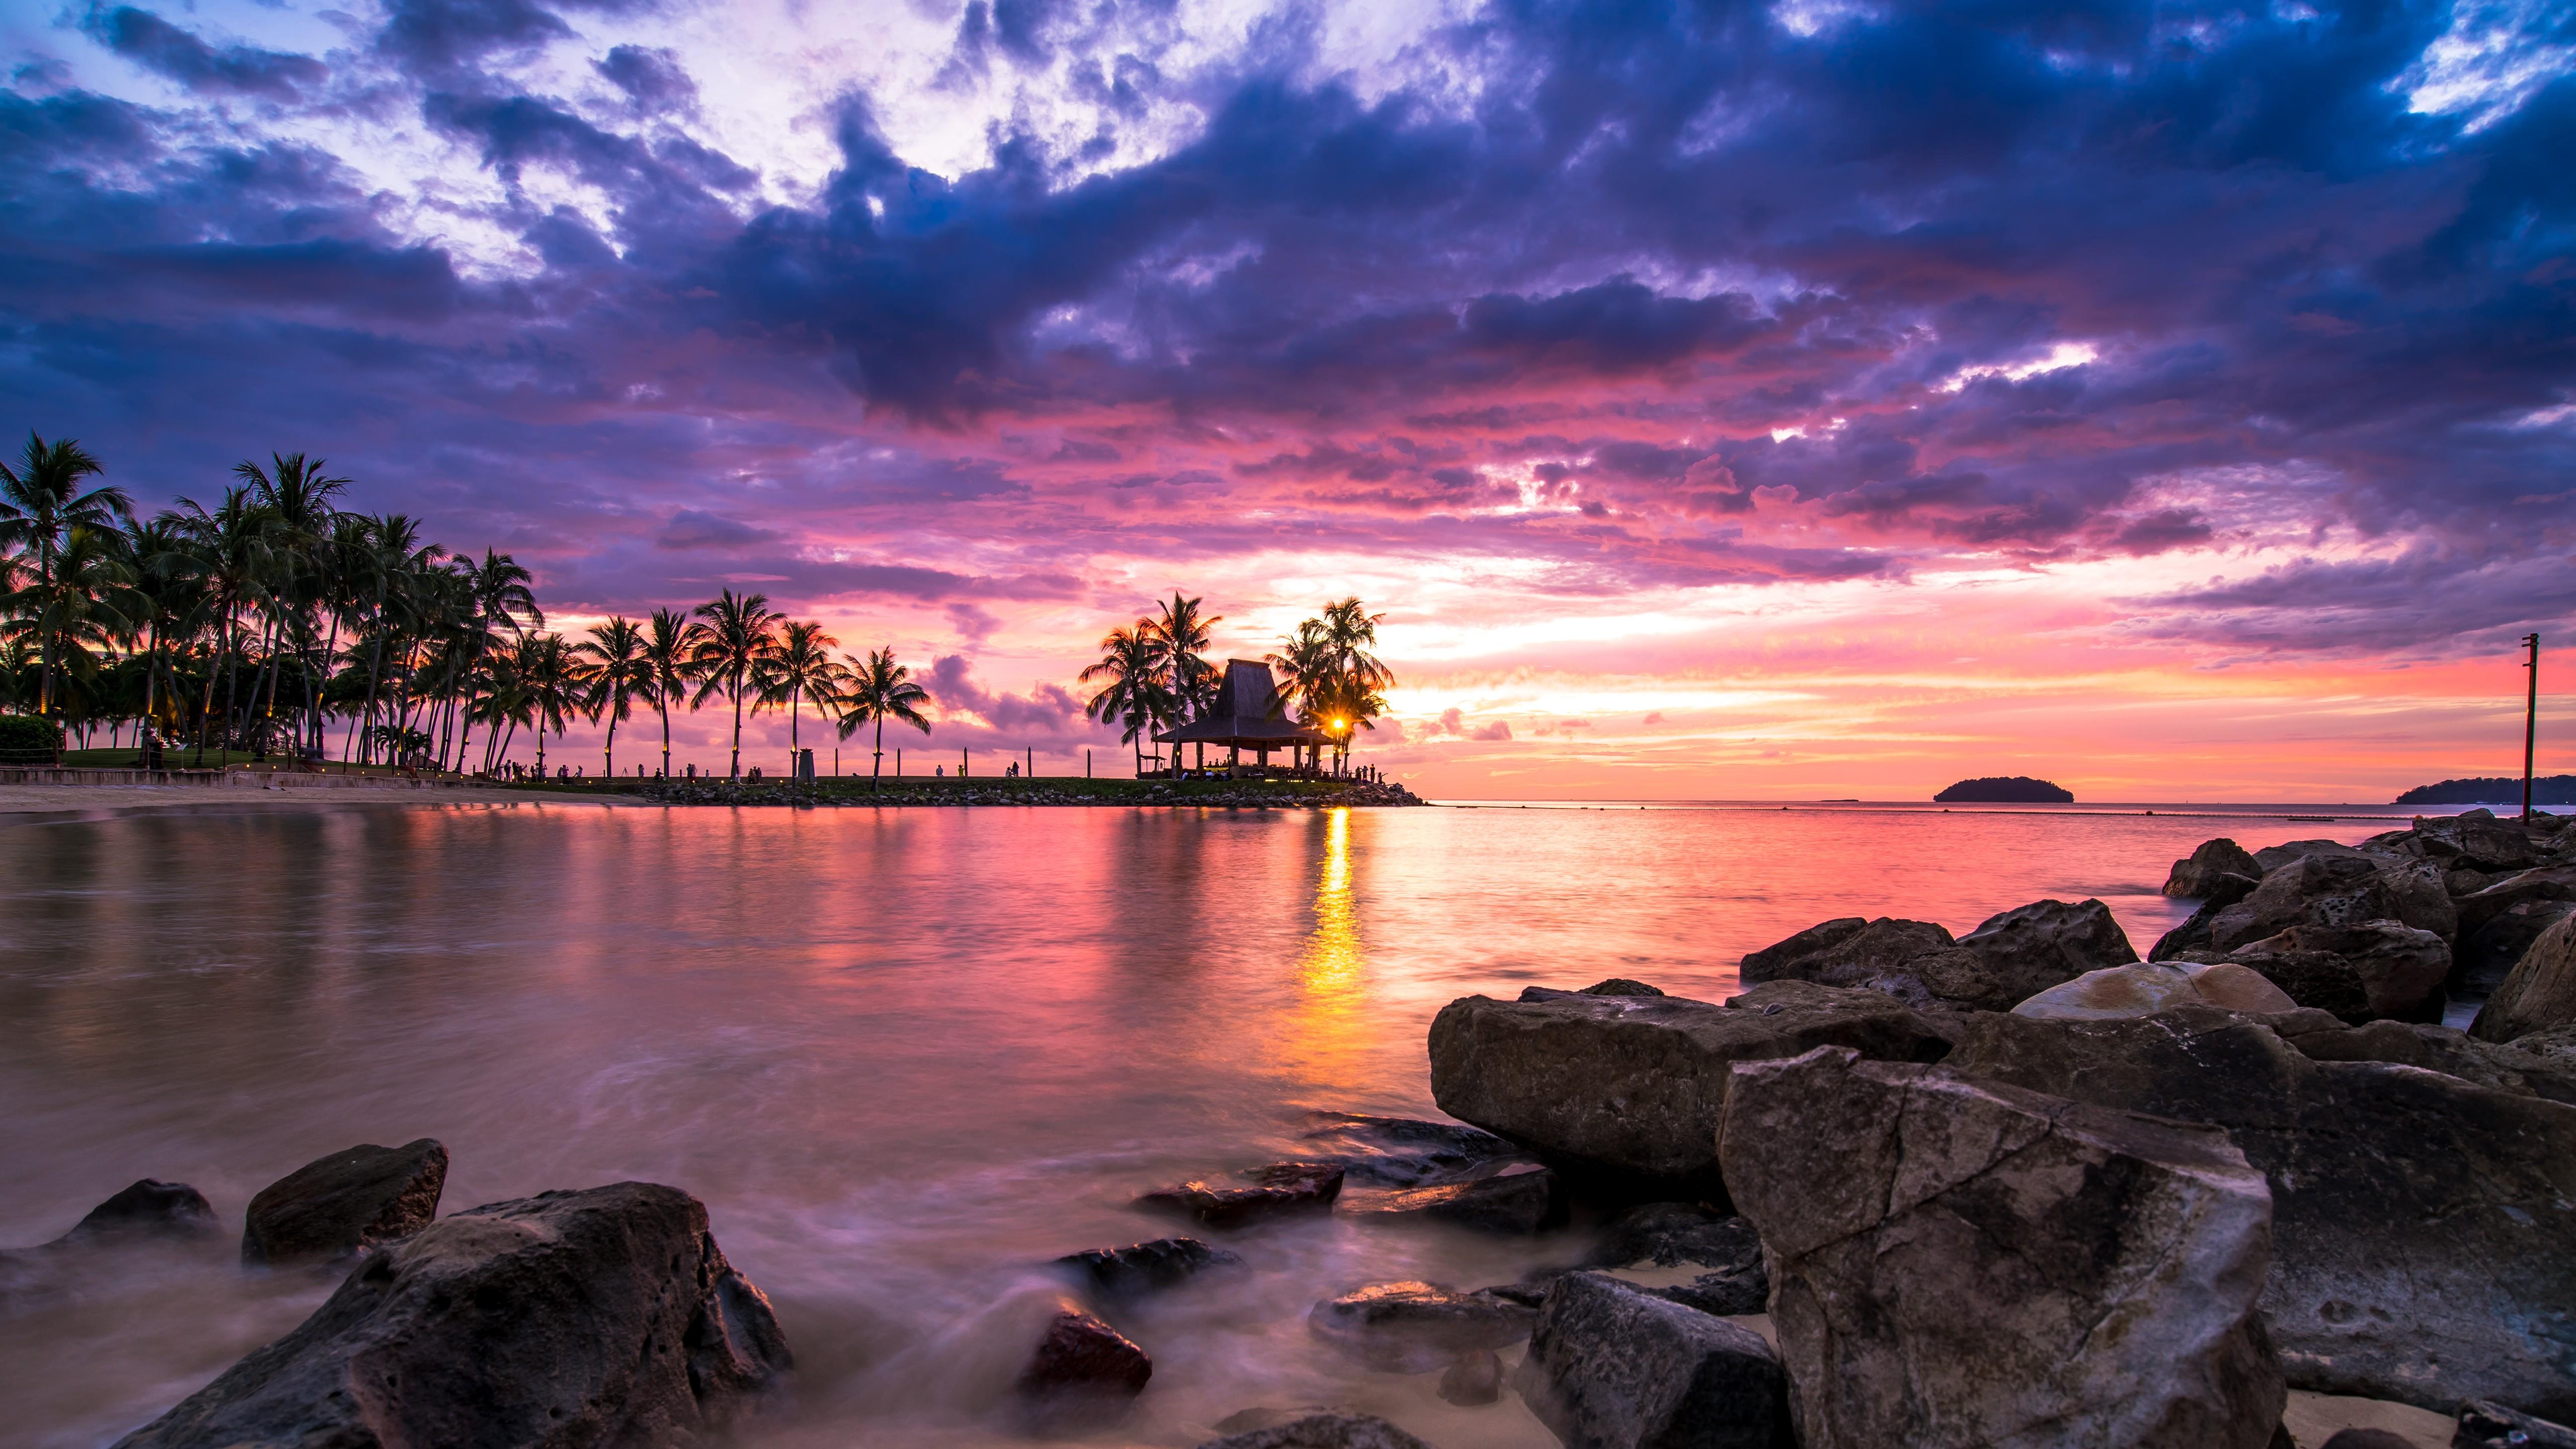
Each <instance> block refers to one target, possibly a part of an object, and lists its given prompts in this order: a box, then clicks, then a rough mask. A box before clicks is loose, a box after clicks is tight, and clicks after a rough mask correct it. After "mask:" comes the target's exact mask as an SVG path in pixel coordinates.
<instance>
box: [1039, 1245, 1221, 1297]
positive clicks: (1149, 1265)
mask: <svg viewBox="0 0 2576 1449" xmlns="http://www.w3.org/2000/svg"><path fill="white" fill-rule="evenodd" d="M1055 1261H1056V1266H1058V1267H1061V1268H1067V1269H1070V1270H1072V1272H1073V1273H1074V1274H1075V1275H1076V1276H1077V1277H1079V1278H1081V1279H1082V1281H1083V1282H1084V1283H1086V1284H1087V1285H1088V1286H1089V1287H1090V1288H1091V1289H1092V1290H1093V1291H1095V1292H1097V1293H1099V1294H1100V1295H1101V1296H1103V1297H1106V1298H1135V1297H1140V1296H1142V1295H1144V1294H1147V1293H1151V1292H1154V1291H1156V1290H1157V1289H1163V1288H1177V1287H1179V1286H1180V1285H1181V1284H1183V1283H1186V1282H1188V1281H1189V1280H1190V1279H1192V1278H1195V1277H1197V1276H1198V1275H1199V1274H1201V1273H1205V1272H1209V1271H1211V1270H1213V1269H1217V1268H1239V1267H1241V1266H1243V1259H1242V1258H1240V1257H1238V1256H1236V1255H1235V1254H1233V1253H1229V1252H1227V1251H1226V1250H1225V1249H1223V1248H1211V1247H1209V1246H1208V1245H1207V1244H1205V1243H1202V1242H1200V1241H1199V1240H1198V1239H1196V1238H1156V1239H1155V1240H1154V1241H1152V1242H1150V1243H1131V1244H1129V1245H1127V1246H1126V1247H1123V1248H1093V1249H1091V1250H1090V1251H1088V1252H1082V1253H1067V1254H1066V1255H1065V1256H1063V1257H1061V1258H1058V1259H1056V1260H1055Z"/></svg>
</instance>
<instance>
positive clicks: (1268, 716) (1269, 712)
mask: <svg viewBox="0 0 2576 1449" xmlns="http://www.w3.org/2000/svg"><path fill="white" fill-rule="evenodd" d="M1287 715H1288V712H1287V710H1286V708H1284V707H1283V706H1282V705H1281V704H1280V701H1279V686H1278V685H1277V684H1275V683H1273V682H1272V680H1271V678H1270V666H1269V665H1267V664H1264V663H1261V662H1260V661H1259V660H1255V659H1229V660H1227V661H1225V678H1224V679H1222V680H1220V681H1219V682H1218V684H1217V687H1216V703H1215V704H1213V705H1211V706H1209V707H1208V710H1207V712H1206V713H1204V714H1202V715H1200V716H1199V717H1198V718H1197V719H1194V720H1191V721H1190V722H1189V723H1188V724H1185V725H1183V726H1181V727H1180V728H1179V729H1176V730H1169V731H1166V732H1164V733H1162V734H1158V735H1156V736H1154V738H1155V739H1156V740H1157V741H1158V742H1161V743H1164V744H1169V745H1170V746H1172V764H1173V766H1174V768H1175V769H1177V768H1178V767H1179V765H1180V761H1181V751H1180V747H1181V746H1182V745H1196V746H1198V759H1199V764H1200V766H1201V767H1202V768H1204V767H1205V765H1206V764H1207V747H1208V746H1210V745H1223V746H1225V747H1226V748H1227V750H1229V751H1230V752H1231V753H1230V754H1229V755H1228V756H1227V757H1226V767H1227V768H1228V769H1229V770H1231V769H1234V768H1237V767H1238V766H1239V765H1240V764H1241V762H1242V758H1243V752H1244V751H1245V750H1247V749H1249V750H1253V751H1257V752H1258V753H1259V755H1260V760H1259V762H1258V763H1259V767H1260V768H1261V769H1264V770H1267V769H1268V768H1270V752H1271V751H1272V750H1289V751H1292V752H1293V751H1296V750H1307V751H1311V752H1312V754H1311V756H1310V758H1309V760H1308V761H1307V763H1308V764H1311V765H1314V766H1316V767H1317V768H1320V767H1321V765H1322V761H1323V752H1324V751H1325V750H1326V749H1328V748H1330V747H1331V745H1332V743H1333V739H1332V736H1330V735H1327V734H1325V733H1324V732H1323V731H1321V730H1318V729H1310V728H1308V727H1307V726H1305V725H1301V724H1296V723H1293V722H1292V721H1290V720H1289V719H1288V717H1287ZM1292 758H1293V755H1292Z"/></svg>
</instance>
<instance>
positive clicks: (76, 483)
mask: <svg viewBox="0 0 2576 1449" xmlns="http://www.w3.org/2000/svg"><path fill="white" fill-rule="evenodd" d="M106 471H107V469H106V468H105V467H104V466H102V465H101V464H100V463H99V461H98V459H96V458H93V457H91V456H90V455H89V454H88V453H87V452H86V451H84V450H83V449H82V447H81V445H80V444H79V443H77V442H74V441H73V440H71V439H69V438H57V439H55V440H54V441H53V442H51V443H48V442H46V441H45V440H44V439H43V438H41V437H38V436H37V435H36V434H35V433H33V432H30V433H29V434H27V446H26V448H25V449H24V450H23V451H22V452H21V453H20V455H19V460H18V465H17V466H16V467H14V468H13V467H11V466H10V465H9V464H7V463H5V462H0V550H9V549H19V550H24V551H25V553H26V556H27V557H26V566H27V569H28V571H29V572H31V573H33V574H34V575H35V576H36V577H35V586H36V587H37V588H40V589H46V590H51V589H52V587H53V584H54V575H55V570H56V567H57V565H56V563H55V560H56V558H57V556H58V555H59V554H60V553H61V552H62V550H63V547H64V545H65V543H66V542H67V541H68V540H69V537H70V534H71V531H72V530H73V529H75V528H86V529H90V530H92V531H93V532H96V533H99V534H101V535H102V536H103V535H104V534H105V533H106V531H107V530H109V529H112V528H114V527H116V526H117V524H119V523H120V522H122V521H124V520H125V519H127V518H130V517H132V516H133V513H134V504H133V502H132V500H130V499H128V498H127V497H126V496H125V490H124V489H122V488H118V487H115V486H113V485H109V486H106V487H100V488H93V489H90V490H89V491H88V492H86V493H84V492H82V491H81V487H80V485H81V480H82V479H84V478H90V477H95V476H97V475H100V474H103V473H105V472H106ZM0 582H6V581H5V580H0ZM49 597H50V595H49ZM51 639H52V636H51V635H49V634H40V635H39V636H38V639H37V670H38V675H37V685H36V697H37V699H38V700H39V701H43V700H47V699H50V698H51V697H52V694H53V682H54V662H55V661H54V657H53V654H52V652H51V651H52V644H51ZM45 707H46V706H44V705H43V704H42V703H40V704H39V705H38V710H39V712H42V710H43V709H44V708H45Z"/></svg>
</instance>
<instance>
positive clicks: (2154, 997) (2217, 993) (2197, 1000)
mask: <svg viewBox="0 0 2576 1449" xmlns="http://www.w3.org/2000/svg"><path fill="white" fill-rule="evenodd" d="M2297 1005H2298V1003H2297V1002H2295V1001H2292V1000H2291V999H2290V998H2289V996H2288V995H2287V994H2285V993H2284V992H2283V991H2282V990H2281V988H2279V987H2278V986H2275V985H2273V984H2272V983H2271V982H2269V981H2267V980H2265V979H2263V977H2262V975H2261V974H2260V973H2258V972H2256V971H2254V970H2252V969H2251V968H2249V967H2244V966H2239V965H2236V964H2235V963H2233V962H2228V961H2219V962H2211V963H2202V962H2177V961H2159V962H2147V961H2142V962H2139V963H2138V964H2137V965H2135V966H2114V967H2112V968H2110V969H2109V970H2105V971H2087V972H2085V973H2084V974H2083V975H2081V976H2078V977H2076V978H2075V979H2074V980H2072V981H2069V982H2067V983H2066V984H2065V985H2063V986H2052V987H2050V988H2049V989H2047V990H2046V991H2043V992H2041V993H2039V994H2038V995H2037V996H2034V997H2032V998H2030V999H2029V1000H2028V1001H2025V1002H2023V1003H2021V1004H2020V1005H2018V1006H2016V1007H2014V1008H2013V1009H2012V1014H2013V1015H2015V1016H2024V1017H2029V1018H2030V1019H2032V1020H2034V1021H2116V1020H2123V1019H2127V1018H2131V1017H2140V1016H2153V1015H2155V1014H2156V1013H2157V1012H2160V1011H2171V1010H2173V1009H2174V1008H2176V1007H2180V1006H2215V1007H2220V1008H2222V1009H2225V1010H2230V1011H2247V1012H2257V1013H2261V1012H2272V1011H2288V1010H2291V1009H2292V1008H2294V1007H2296V1006H2297Z"/></svg>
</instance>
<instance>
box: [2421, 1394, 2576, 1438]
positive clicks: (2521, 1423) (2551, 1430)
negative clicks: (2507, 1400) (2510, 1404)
mask: <svg viewBox="0 0 2576 1449" xmlns="http://www.w3.org/2000/svg"><path fill="white" fill-rule="evenodd" d="M2451 1449H2576V1429H2570V1428H2568V1427H2567V1426H2566V1425H2564V1424H2553V1423H2550V1422H2549V1421H2548V1420H2546V1419H2535V1418H2533V1417H2532V1416H2531V1415H2529V1414H2524V1413H2517V1412H2515V1411H2514V1410H2512V1409H2508V1408H2506V1407H2505V1406H2504V1405H2502V1404H2496V1403H2488V1402H2485V1401H2483V1400H2475V1399H2473V1400H2471V1401H2469V1402H2468V1403H2465V1404H2462V1405H2461V1406H2460V1427H2459V1429H2458V1430H2457V1431H2456V1432H2455V1433H2453V1434H2452V1436H2451Z"/></svg>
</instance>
